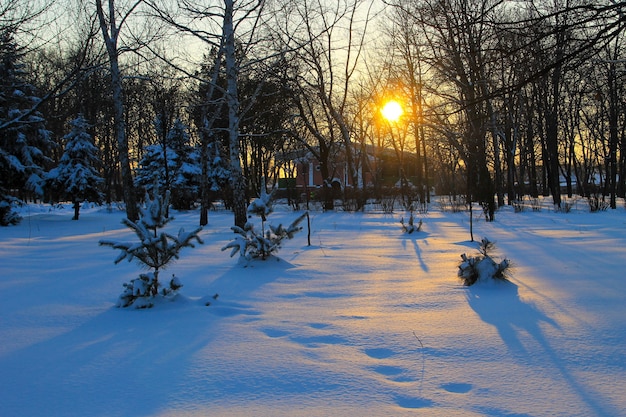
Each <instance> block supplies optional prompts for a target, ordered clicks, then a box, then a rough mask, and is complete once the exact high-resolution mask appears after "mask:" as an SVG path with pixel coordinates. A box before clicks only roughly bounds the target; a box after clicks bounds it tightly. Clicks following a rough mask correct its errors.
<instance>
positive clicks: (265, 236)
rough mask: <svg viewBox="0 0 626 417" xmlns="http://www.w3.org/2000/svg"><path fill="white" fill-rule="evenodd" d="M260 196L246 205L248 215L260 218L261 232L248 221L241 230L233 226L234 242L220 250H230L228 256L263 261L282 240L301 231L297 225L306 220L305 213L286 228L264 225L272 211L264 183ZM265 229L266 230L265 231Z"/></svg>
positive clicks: (270, 200)
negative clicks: (237, 255) (236, 255)
mask: <svg viewBox="0 0 626 417" xmlns="http://www.w3.org/2000/svg"><path fill="white" fill-rule="evenodd" d="M260 194H261V195H260V196H259V198H257V199H255V200H253V201H252V202H251V203H250V204H249V205H248V215H249V216H250V217H251V216H258V217H260V218H261V232H260V233H259V232H257V230H256V229H255V228H254V224H252V223H251V222H250V221H248V222H246V224H245V226H244V227H243V228H241V227H238V226H233V227H231V229H232V230H233V231H234V232H235V233H236V234H237V236H236V237H235V239H234V240H232V241H231V242H230V243H228V244H227V245H226V246H224V247H223V248H222V250H223V251H224V250H226V249H232V251H231V253H230V256H231V257H232V256H235V254H237V253H239V255H240V257H241V258H243V259H246V260H251V259H262V260H265V259H267V258H269V257H270V255H272V254H273V253H275V252H278V250H279V249H280V246H281V243H282V241H283V240H284V239H292V238H293V236H294V235H295V234H296V233H297V232H299V231H300V230H302V227H301V226H299V224H300V223H301V222H302V220H304V219H305V218H306V213H304V214H302V215H301V216H299V217H298V218H297V219H296V220H294V221H293V223H291V224H290V225H289V226H288V227H286V228H285V227H283V225H282V224H279V225H278V226H272V225H268V224H266V222H267V216H269V215H270V214H271V213H272V211H273V207H272V205H273V200H272V196H273V194H274V190H272V192H271V193H269V194H268V193H267V191H266V190H265V181H264V180H263V181H262V183H261V193H260ZM266 227H267V230H266Z"/></svg>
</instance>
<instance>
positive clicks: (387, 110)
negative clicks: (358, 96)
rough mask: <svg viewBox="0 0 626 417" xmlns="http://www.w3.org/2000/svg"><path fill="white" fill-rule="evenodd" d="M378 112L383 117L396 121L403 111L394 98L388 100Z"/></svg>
mask: <svg viewBox="0 0 626 417" xmlns="http://www.w3.org/2000/svg"><path fill="white" fill-rule="evenodd" d="M380 113H381V114H382V115H383V117H384V118H385V119H387V120H388V121H390V122H397V121H398V119H399V118H400V116H402V113H404V111H403V110H402V106H401V105H400V103H398V102H397V101H395V100H389V101H388V102H387V103H385V105H384V106H383V108H382V109H380Z"/></svg>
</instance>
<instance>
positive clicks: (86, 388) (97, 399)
mask: <svg viewBox="0 0 626 417" xmlns="http://www.w3.org/2000/svg"><path fill="white" fill-rule="evenodd" d="M181 298H182V299H181V300H178V301H177V302H175V303H171V305H169V304H168V305H159V306H158V307H157V308H154V309H149V310H128V309H117V308H115V307H111V308H109V309H106V310H104V311H103V312H102V313H100V314H99V315H97V316H95V317H94V318H92V319H91V320H88V321H87V322H85V323H83V324H81V325H79V326H77V327H75V328H73V329H72V330H69V331H68V332H67V333H64V334H61V335H59V336H56V337H53V338H51V339H48V340H46V341H43V342H40V343H37V344H34V345H31V346H28V347H26V348H24V349H20V350H18V351H15V352H13V353H11V354H9V355H7V356H5V357H3V358H1V359H0V370H2V372H3V375H4V377H5V378H6V377H8V376H9V375H10V376H11V380H10V381H5V383H3V384H2V385H3V388H2V392H1V393H0V403H2V404H3V406H2V408H3V411H2V412H3V413H7V414H6V415H16V416H17V415H20V416H47V417H54V416H64V417H72V416H81V417H84V416H108V417H140V416H144V415H146V416H147V415H154V414H155V413H157V412H158V411H159V410H161V409H163V408H164V407H165V408H167V404H168V403H169V402H170V401H175V400H176V398H175V396H176V392H177V388H178V387H179V386H180V385H183V384H184V378H185V371H184V370H185V369H186V368H188V367H189V365H190V361H191V359H192V358H193V356H194V353H195V352H197V351H199V350H200V349H202V348H203V347H204V346H206V345H207V344H208V343H210V340H211V339H212V338H213V337H214V332H213V331H212V330H211V329H212V328H213V325H214V320H213V319H211V318H210V317H209V316H207V315H206V309H207V307H204V306H201V305H200V304H199V302H197V301H192V300H189V299H186V298H184V297H181Z"/></svg>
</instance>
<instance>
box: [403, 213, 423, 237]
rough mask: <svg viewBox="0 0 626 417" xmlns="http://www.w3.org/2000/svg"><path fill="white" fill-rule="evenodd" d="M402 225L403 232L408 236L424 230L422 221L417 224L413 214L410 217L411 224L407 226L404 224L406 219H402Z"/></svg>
mask: <svg viewBox="0 0 626 417" xmlns="http://www.w3.org/2000/svg"><path fill="white" fill-rule="evenodd" d="M400 224H401V225H402V231H403V232H404V233H407V234H411V233H413V232H419V231H420V230H422V219H420V221H419V222H417V224H415V216H413V213H411V216H410V217H409V222H408V223H407V224H405V223H404V217H403V218H402V219H400Z"/></svg>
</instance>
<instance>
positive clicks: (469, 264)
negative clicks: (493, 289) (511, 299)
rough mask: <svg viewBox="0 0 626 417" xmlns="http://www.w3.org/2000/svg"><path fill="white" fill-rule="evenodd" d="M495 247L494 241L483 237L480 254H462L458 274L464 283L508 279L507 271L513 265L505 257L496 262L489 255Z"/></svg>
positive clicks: (466, 284)
mask: <svg viewBox="0 0 626 417" xmlns="http://www.w3.org/2000/svg"><path fill="white" fill-rule="evenodd" d="M494 247H495V245H494V243H493V242H492V241H490V240H489V239H487V238H483V239H482V240H481V242H480V247H479V251H480V255H478V256H467V254H465V253H464V254H462V255H461V259H462V261H461V263H460V264H459V271H458V276H459V278H461V280H462V281H463V285H465V286H470V285H474V284H476V283H477V282H487V281H490V280H494V279H495V280H506V271H507V270H508V268H509V266H510V265H511V261H509V260H508V259H504V260H502V261H501V262H499V263H498V262H496V261H494V260H493V258H492V257H491V256H490V255H489V252H490V251H491V250H492V249H493V248H494Z"/></svg>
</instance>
